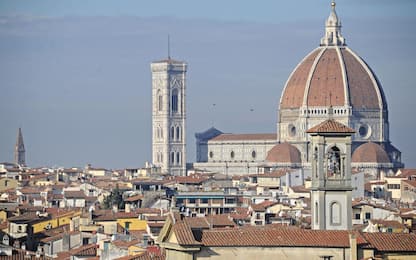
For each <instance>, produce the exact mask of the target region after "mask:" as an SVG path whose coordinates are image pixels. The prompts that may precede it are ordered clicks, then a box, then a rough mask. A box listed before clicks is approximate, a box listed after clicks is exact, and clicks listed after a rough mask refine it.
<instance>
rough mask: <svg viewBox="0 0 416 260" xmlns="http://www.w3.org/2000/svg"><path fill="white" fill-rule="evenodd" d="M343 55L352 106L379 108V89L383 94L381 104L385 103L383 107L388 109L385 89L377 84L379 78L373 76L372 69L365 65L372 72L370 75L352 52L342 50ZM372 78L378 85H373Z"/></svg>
mask: <svg viewBox="0 0 416 260" xmlns="http://www.w3.org/2000/svg"><path fill="white" fill-rule="evenodd" d="M341 54H342V57H343V58H344V63H345V72H346V74H347V80H348V87H349V91H350V102H351V106H352V107H353V108H358V109H360V108H373V109H377V108H379V107H380V105H379V100H378V95H377V89H378V90H379V91H380V92H381V93H380V94H381V99H382V100H381V102H382V103H383V104H381V106H384V107H386V106H387V102H386V99H385V97H384V93H383V89H382V88H381V85H380V84H379V82H377V77H376V76H375V75H374V74H373V72H372V71H371V69H370V68H368V66H367V65H366V64H365V63H364V64H365V65H364V66H367V68H368V71H369V72H370V73H368V72H367V70H366V68H364V67H363V65H361V64H360V62H359V61H358V59H356V58H355V57H354V56H353V55H352V52H351V50H349V49H341ZM370 76H373V77H374V78H375V79H376V84H377V85H374V84H373V82H372V80H371V78H370Z"/></svg>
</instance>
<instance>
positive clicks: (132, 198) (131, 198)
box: [124, 194, 144, 202]
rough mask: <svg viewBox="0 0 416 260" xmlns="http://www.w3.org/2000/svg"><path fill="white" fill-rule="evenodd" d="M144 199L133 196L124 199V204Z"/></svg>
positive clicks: (140, 196)
mask: <svg viewBox="0 0 416 260" xmlns="http://www.w3.org/2000/svg"><path fill="white" fill-rule="evenodd" d="M143 198H144V196H143V195H140V194H139V195H135V196H130V197H128V198H126V199H124V201H125V202H133V201H138V200H142V199H143Z"/></svg>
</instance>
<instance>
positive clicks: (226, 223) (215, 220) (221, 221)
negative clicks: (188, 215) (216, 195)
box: [205, 214, 235, 228]
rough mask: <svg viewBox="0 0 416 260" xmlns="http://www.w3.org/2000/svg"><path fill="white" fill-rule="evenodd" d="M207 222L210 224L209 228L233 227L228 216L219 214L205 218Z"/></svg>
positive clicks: (233, 224)
mask: <svg viewBox="0 0 416 260" xmlns="http://www.w3.org/2000/svg"><path fill="white" fill-rule="evenodd" d="M205 218H206V219H207V221H208V222H209V223H210V224H211V227H213V228H216V227H234V226H235V223H234V222H233V221H232V220H231V219H230V218H228V215H225V214H219V215H209V216H206V217H205Z"/></svg>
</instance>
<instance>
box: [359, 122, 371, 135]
mask: <svg viewBox="0 0 416 260" xmlns="http://www.w3.org/2000/svg"><path fill="white" fill-rule="evenodd" d="M370 130H371V129H370V127H369V126H368V125H367V124H364V125H360V127H359V128H358V134H359V135H360V137H361V138H365V139H367V138H368V137H370V135H371V131H370Z"/></svg>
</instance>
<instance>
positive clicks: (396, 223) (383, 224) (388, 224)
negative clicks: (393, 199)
mask: <svg viewBox="0 0 416 260" xmlns="http://www.w3.org/2000/svg"><path fill="white" fill-rule="evenodd" d="M370 221H371V223H373V224H374V225H378V226H380V227H391V228H403V229H404V228H405V226H404V225H403V224H402V223H400V222H399V221H396V220H384V219H371V220H370ZM415 242H416V241H415Z"/></svg>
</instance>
